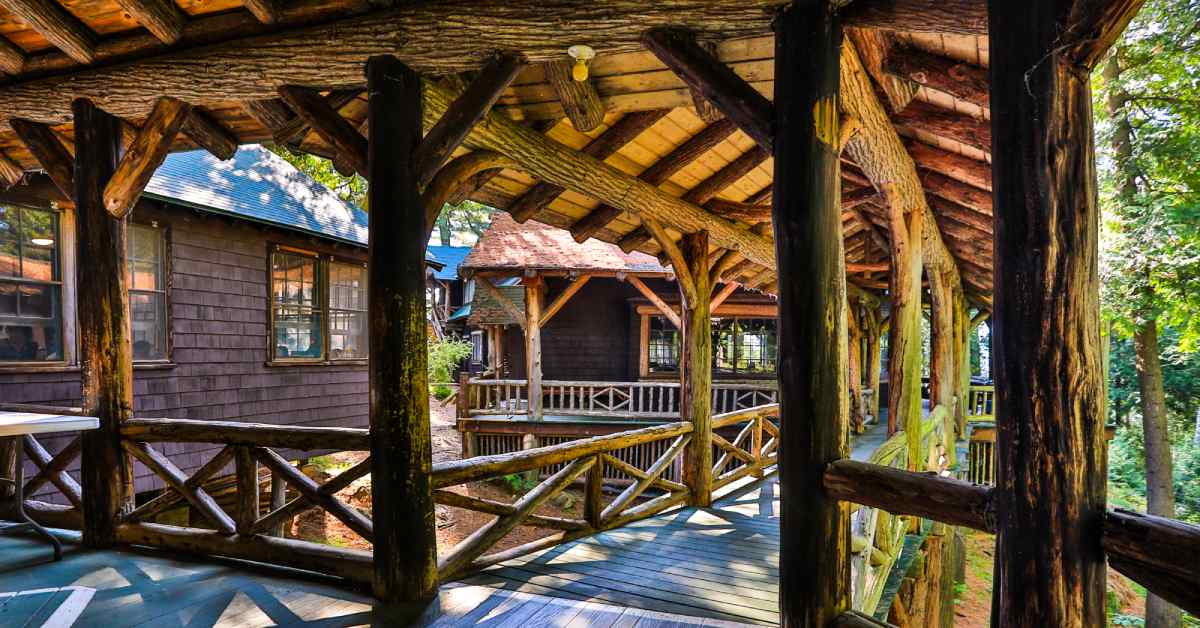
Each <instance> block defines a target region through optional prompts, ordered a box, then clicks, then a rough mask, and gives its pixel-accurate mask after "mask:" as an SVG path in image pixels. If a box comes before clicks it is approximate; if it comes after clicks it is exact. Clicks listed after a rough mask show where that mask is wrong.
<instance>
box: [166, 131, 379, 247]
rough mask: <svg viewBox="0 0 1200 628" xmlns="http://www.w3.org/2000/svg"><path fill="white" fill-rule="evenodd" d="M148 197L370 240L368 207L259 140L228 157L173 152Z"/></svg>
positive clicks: (359, 242) (351, 241)
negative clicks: (337, 191) (346, 198)
mask: <svg viewBox="0 0 1200 628" xmlns="http://www.w3.org/2000/svg"><path fill="white" fill-rule="evenodd" d="M145 196H147V197H150V198H156V199H159V200H164V201H168V202H171V203H175V204H179V205H186V206H188V207H192V208H195V209H199V210H201V211H207V212H213V213H218V214H226V215H229V216H235V217H238V218H243V219H246V220H251V221H254V222H260V223H266V224H270V225H273V226H278V227H283V228H286V229H292V230H296V231H302V232H306V233H310V234H312V235H316V236H321V237H325V238H330V239H333V240H340V241H342V242H346V243H348V244H355V245H358V246H366V245H367V212H364V211H363V210H361V209H359V208H357V207H355V206H354V205H352V204H350V203H347V202H346V201H343V200H342V199H340V198H338V195H337V194H335V193H334V192H333V191H332V190H330V189H329V188H327V187H325V186H323V185H321V184H320V183H317V181H316V180H314V179H313V178H312V177H309V176H308V175H306V174H304V173H303V172H300V171H299V170H297V169H296V168H295V167H293V166H292V165H291V164H289V163H288V162H286V161H284V160H283V158H282V157H280V156H279V155H276V154H274V153H272V152H271V151H269V150H267V149H266V148H263V147H262V146H259V145H257V144H252V145H248V146H242V147H241V148H239V149H238V151H237V154H236V155H234V156H233V159H230V160H228V161H219V160H218V159H217V158H216V157H213V156H212V155H211V154H210V153H208V152H207V151H202V150H194V151H188V152H186V153H175V154H173V155H170V156H168V157H167V160H166V161H165V162H163V165H162V167H160V168H159V169H158V171H157V172H155V173H154V177H153V178H152V179H150V184H149V185H147V186H146V192H145Z"/></svg>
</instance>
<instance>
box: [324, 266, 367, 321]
mask: <svg viewBox="0 0 1200 628" xmlns="http://www.w3.org/2000/svg"><path fill="white" fill-rule="evenodd" d="M329 307H330V308H331V309H337V310H366V309H367V269H366V268H363V267H362V266H353V265H350V264H338V263H337V262H331V263H330V264H329Z"/></svg>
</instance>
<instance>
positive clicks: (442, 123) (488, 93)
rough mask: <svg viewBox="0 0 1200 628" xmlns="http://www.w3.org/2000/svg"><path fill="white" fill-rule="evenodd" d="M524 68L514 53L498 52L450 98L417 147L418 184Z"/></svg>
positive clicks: (428, 179) (463, 136)
mask: <svg viewBox="0 0 1200 628" xmlns="http://www.w3.org/2000/svg"><path fill="white" fill-rule="evenodd" d="M524 67H525V61H524V59H522V58H521V57H520V56H518V55H515V54H499V55H496V56H495V57H493V58H492V59H491V60H490V61H488V62H487V64H486V65H484V67H483V70H482V71H481V72H480V73H479V76H478V77H476V78H475V80H473V81H471V84H470V85H468V86H467V89H466V90H465V91H463V92H462V94H460V95H459V96H458V98H455V99H454V102H453V103H451V105H450V106H449V107H448V108H447V109H446V113H444V114H442V117H441V118H440V119H439V120H438V121H437V124H434V125H433V128H431V129H429V132H428V133H426V134H425V139H423V140H421V145H420V146H418V147H417V154H416V156H415V157H414V158H415V159H416V169H417V170H416V172H417V177H418V178H417V181H418V183H419V184H420V185H422V186H423V185H426V184H427V183H429V181H430V180H431V179H433V175H434V174H436V173H437V170H438V168H441V167H442V164H443V163H445V162H446V159H448V158H449V157H450V153H453V152H454V149H456V148H458V146H459V145H460V144H462V142H463V140H464V139H466V137H467V134H468V133H470V132H471V127H473V126H475V124H476V123H477V122H479V120H480V118H482V117H483V115H484V114H486V113H487V112H488V111H490V110H491V108H492V105H494V104H496V101H497V100H499V98H500V94H502V93H503V92H504V90H505V89H507V88H508V85H509V83H512V81H513V79H515V78H517V74H518V73H520V71H521V70H522V69H523V68H524Z"/></svg>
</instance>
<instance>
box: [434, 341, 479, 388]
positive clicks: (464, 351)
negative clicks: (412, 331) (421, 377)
mask: <svg viewBox="0 0 1200 628" xmlns="http://www.w3.org/2000/svg"><path fill="white" fill-rule="evenodd" d="M469 355H471V341H470V340H462V339H459V338H446V339H445V340H439V341H437V342H432V343H430V344H429V382H430V383H431V384H450V383H453V380H451V377H450V374H451V373H453V372H454V369H456V368H458V365H459V364H461V363H462V361H463V360H465V359H467V356H469ZM447 394H448V393H447Z"/></svg>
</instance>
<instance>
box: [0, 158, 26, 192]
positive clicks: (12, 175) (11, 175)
mask: <svg viewBox="0 0 1200 628" xmlns="http://www.w3.org/2000/svg"><path fill="white" fill-rule="evenodd" d="M24 176H25V171H24V170H23V169H22V168H21V165H20V164H18V163H17V162H15V161H13V160H12V159H10V158H9V156H8V155H6V154H4V151H0V182H3V184H4V187H11V186H14V185H16V184H17V183H18V182H19V181H20V180H21V179H22V178H23V177H24Z"/></svg>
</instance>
